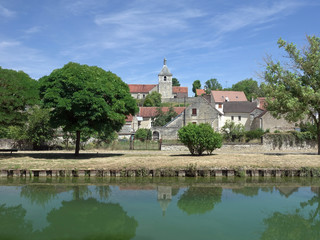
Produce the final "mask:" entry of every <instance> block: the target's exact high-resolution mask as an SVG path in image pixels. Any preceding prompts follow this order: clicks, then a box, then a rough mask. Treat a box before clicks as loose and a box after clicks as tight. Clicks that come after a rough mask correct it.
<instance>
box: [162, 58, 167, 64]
mask: <svg viewBox="0 0 320 240" xmlns="http://www.w3.org/2000/svg"><path fill="white" fill-rule="evenodd" d="M163 65H166V66H167V59H166V58H164V59H163Z"/></svg>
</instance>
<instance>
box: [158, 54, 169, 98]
mask: <svg viewBox="0 0 320 240" xmlns="http://www.w3.org/2000/svg"><path fill="white" fill-rule="evenodd" d="M158 80H159V85H158V92H159V93H160V94H161V96H162V98H172V73H171V72H170V70H169V68H168V67H167V59H164V60H163V67H162V69H161V72H160V73H159V74H158Z"/></svg>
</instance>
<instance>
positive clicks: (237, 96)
mask: <svg viewBox="0 0 320 240" xmlns="http://www.w3.org/2000/svg"><path fill="white" fill-rule="evenodd" d="M211 94H212V96H213V99H214V101H215V102H217V103H219V102H220V103H221V102H226V98H227V99H228V102H242V101H248V100H247V98H246V95H245V94H244V92H242V91H211Z"/></svg>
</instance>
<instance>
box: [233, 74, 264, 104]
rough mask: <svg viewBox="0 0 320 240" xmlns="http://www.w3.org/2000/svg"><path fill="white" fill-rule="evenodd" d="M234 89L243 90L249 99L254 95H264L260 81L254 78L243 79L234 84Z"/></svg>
mask: <svg viewBox="0 0 320 240" xmlns="http://www.w3.org/2000/svg"><path fill="white" fill-rule="evenodd" d="M232 90H233V91H243V92H244V94H245V95H246V97H247V99H248V101H251V99H252V98H253V97H258V96H259V97H262V96H260V95H261V91H260V88H259V86H258V82H257V81H255V80H253V79H252V78H249V79H245V80H242V81H240V82H237V83H236V84H233V85H232Z"/></svg>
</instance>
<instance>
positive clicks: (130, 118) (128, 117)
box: [126, 114, 133, 122]
mask: <svg viewBox="0 0 320 240" xmlns="http://www.w3.org/2000/svg"><path fill="white" fill-rule="evenodd" d="M132 120H133V116H132V115H131V114H130V115H128V116H127V117H126V122H132Z"/></svg>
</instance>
